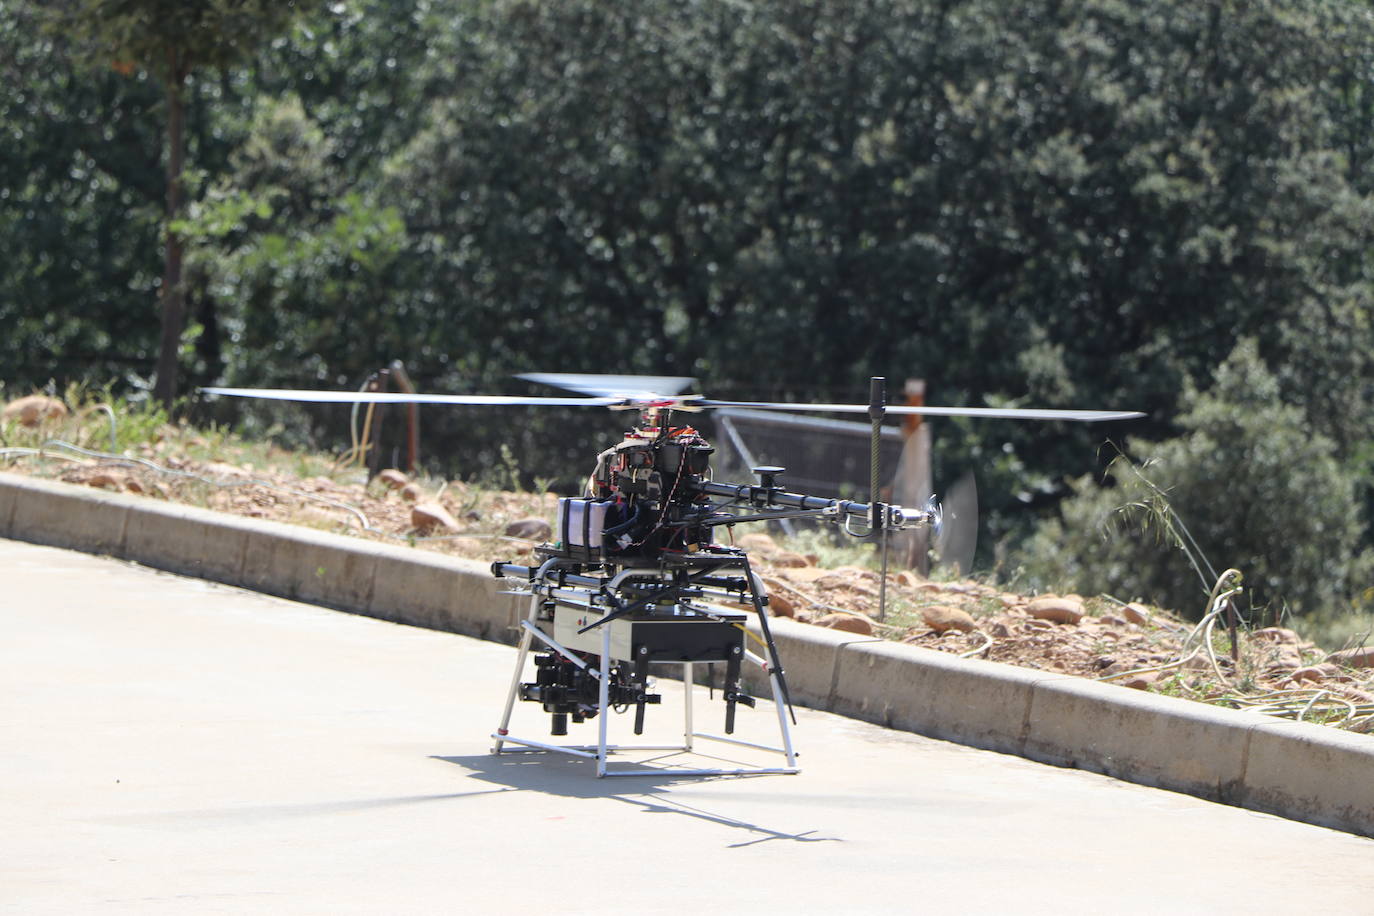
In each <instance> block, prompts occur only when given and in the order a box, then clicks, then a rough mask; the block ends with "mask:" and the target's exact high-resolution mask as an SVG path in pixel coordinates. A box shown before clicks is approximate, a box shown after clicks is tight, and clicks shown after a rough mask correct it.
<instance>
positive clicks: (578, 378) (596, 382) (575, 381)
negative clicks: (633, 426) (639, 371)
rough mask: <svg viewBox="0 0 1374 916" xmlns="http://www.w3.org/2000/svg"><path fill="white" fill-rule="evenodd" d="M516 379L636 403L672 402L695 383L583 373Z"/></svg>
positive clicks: (675, 378)
mask: <svg viewBox="0 0 1374 916" xmlns="http://www.w3.org/2000/svg"><path fill="white" fill-rule="evenodd" d="M516 378H522V379H524V380H525V381H527V382H538V383H539V384H541V385H552V386H553V387H555V388H565V389H567V390H568V391H576V392H577V393H579V394H585V395H591V396H593V397H604V398H623V399H627V400H635V401H652V400H659V399H665V400H667V399H671V396H672V395H675V394H679V393H681V392H682V391H683V390H685V389H686V388H688V387H690V386H691V385H692V384H693V383H695V382H696V379H692V378H683V377H681V376H669V375H597V374H594V373H584V372H524V373H521V374H519V375H517V376H516Z"/></svg>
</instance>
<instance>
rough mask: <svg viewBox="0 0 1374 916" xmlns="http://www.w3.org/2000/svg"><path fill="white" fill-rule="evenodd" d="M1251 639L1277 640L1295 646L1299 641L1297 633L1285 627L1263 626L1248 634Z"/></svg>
mask: <svg viewBox="0 0 1374 916" xmlns="http://www.w3.org/2000/svg"><path fill="white" fill-rule="evenodd" d="M1250 636H1251V638H1252V639H1258V640H1263V641H1265V642H1277V643H1284V644H1287V645H1293V646H1296V645H1297V644H1298V643H1299V641H1300V640H1299V638H1298V634H1297V633H1294V632H1293V631H1292V630H1289V629H1287V628H1285V627H1264V628H1263V629H1260V630H1256V631H1255V632H1253V633H1251V634H1250Z"/></svg>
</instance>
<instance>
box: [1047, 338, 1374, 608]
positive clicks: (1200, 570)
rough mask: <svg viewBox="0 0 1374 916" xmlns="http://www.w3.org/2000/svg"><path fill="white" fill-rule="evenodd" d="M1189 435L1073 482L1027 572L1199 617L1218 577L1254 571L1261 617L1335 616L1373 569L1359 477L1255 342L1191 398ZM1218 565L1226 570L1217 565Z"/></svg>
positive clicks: (1248, 578)
mask: <svg viewBox="0 0 1374 916" xmlns="http://www.w3.org/2000/svg"><path fill="white" fill-rule="evenodd" d="M1183 405H1184V412H1183V414H1182V416H1181V417H1180V419H1179V425H1180V426H1181V427H1182V428H1183V430H1184V432H1183V434H1182V435H1180V436H1178V437H1177V438H1174V439H1168V440H1165V441H1162V442H1137V443H1133V444H1132V446H1131V447H1130V449H1129V451H1130V453H1131V454H1132V455H1134V456H1137V457H1139V458H1140V459H1143V463H1140V464H1137V463H1134V462H1132V461H1130V460H1129V459H1127V458H1125V456H1123V457H1122V458H1121V459H1118V460H1117V461H1115V462H1113V464H1112V466H1111V468H1110V470H1109V472H1108V474H1107V475H1106V477H1105V479H1104V481H1103V485H1101V486H1099V485H1098V484H1096V483H1095V482H1094V481H1093V480H1092V479H1091V478H1090V477H1082V478H1079V479H1078V480H1075V481H1073V482H1072V487H1073V491H1074V495H1073V496H1072V497H1070V498H1069V499H1067V500H1065V502H1064V504H1063V506H1062V509H1061V517H1060V518H1058V519H1055V520H1052V521H1050V522H1047V523H1045V524H1044V525H1042V526H1041V527H1040V529H1039V530H1038V531H1037V532H1036V534H1035V536H1034V537H1033V538H1032V539H1031V540H1030V542H1029V543H1028V545H1027V547H1026V551H1025V555H1024V557H1023V558H1022V563H1023V567H1024V571H1025V573H1026V575H1027V576H1028V577H1029V579H1030V581H1031V582H1032V583H1033V584H1034V585H1037V586H1039V587H1042V588H1050V587H1055V588H1061V587H1068V588H1075V589H1079V590H1084V591H1089V592H1092V591H1107V592H1111V593H1113V594H1115V595H1117V596H1118V597H1123V598H1124V597H1140V598H1144V599H1146V600H1148V601H1151V602H1153V603H1157V604H1160V605H1163V606H1166V607H1171V608H1176V609H1178V610H1179V611H1182V612H1184V613H1188V614H1192V615H1194V616H1196V615H1198V614H1200V613H1201V612H1202V610H1203V605H1204V604H1205V603H1206V594H1207V592H1208V590H1209V589H1210V587H1211V585H1212V582H1211V581H1209V580H1210V579H1214V578H1215V576H1216V574H1217V573H1218V572H1220V570H1221V569H1222V568H1224V567H1226V566H1234V567H1236V568H1238V569H1240V570H1242V572H1243V573H1244V574H1245V585H1246V587H1247V592H1248V595H1249V600H1250V603H1251V605H1252V606H1253V607H1259V608H1263V609H1264V610H1265V611H1266V612H1267V614H1268V615H1269V616H1270V618H1271V619H1272V618H1274V617H1277V616H1279V615H1281V614H1283V613H1285V612H1286V613H1293V614H1310V615H1320V616H1322V617H1326V618H1330V617H1331V616H1333V615H1337V616H1338V615H1341V614H1343V613H1345V612H1347V611H1348V610H1349V609H1350V607H1351V597H1350V596H1351V595H1354V594H1358V593H1360V592H1361V591H1363V590H1364V589H1365V588H1366V587H1367V586H1368V584H1369V577H1370V572H1371V569H1372V568H1374V560H1372V558H1371V556H1370V554H1369V552H1368V551H1361V549H1360V546H1359V545H1360V532H1361V520H1360V517H1359V516H1360V506H1359V499H1358V492H1357V483H1358V480H1357V477H1356V475H1355V473H1353V472H1352V471H1351V470H1350V469H1349V468H1346V467H1343V466H1342V465H1341V464H1340V463H1339V462H1338V461H1337V459H1336V457H1335V445H1334V443H1332V442H1331V440H1329V439H1327V438H1326V437H1324V436H1321V435H1318V434H1314V433H1313V432H1312V431H1311V430H1310V429H1309V428H1308V426H1307V424H1306V423H1305V422H1304V418H1303V415H1302V412H1301V411H1300V410H1299V409H1298V408H1296V407H1293V406H1289V405H1286V404H1284V403H1282V402H1281V401H1280V399H1279V386H1278V383H1277V381H1276V380H1275V378H1274V376H1273V374H1272V373H1271V372H1270V371H1269V370H1268V368H1267V367H1266V366H1265V365H1264V363H1263V362H1262V361H1261V359H1260V357H1259V355H1258V352H1257V347H1256V345H1255V343H1254V342H1253V341H1250V340H1245V341H1242V342H1241V343H1240V344H1238V345H1237V346H1236V348H1235V349H1234V350H1233V351H1232V353H1231V356H1230V357H1229V358H1228V359H1227V360H1226V361H1225V362H1224V363H1222V364H1221V365H1220V366H1219V367H1218V368H1217V370H1216V373H1215V376H1214V380H1213V384H1212V387H1211V388H1210V390H1208V391H1206V392H1200V391H1197V390H1195V389H1191V388H1190V389H1189V390H1187V391H1185V393H1184V396H1183ZM1208 558H1210V560H1211V562H1212V563H1214V564H1216V568H1215V569H1213V568H1211V567H1209V565H1208Z"/></svg>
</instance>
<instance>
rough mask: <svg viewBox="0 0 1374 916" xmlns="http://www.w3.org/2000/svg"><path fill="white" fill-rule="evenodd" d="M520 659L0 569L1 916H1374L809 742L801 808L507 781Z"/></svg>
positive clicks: (952, 766) (1192, 832)
mask: <svg viewBox="0 0 1374 916" xmlns="http://www.w3.org/2000/svg"><path fill="white" fill-rule="evenodd" d="M513 659H514V653H513V650H511V649H509V648H507V647H504V646H498V645H494V644H491V643H483V642H478V641H475V640H471V639H466V638H462V637H458V636H452V635H447V634H442V633H434V632H429V631H425V630H419V629H412V628H408V627H403V626H397V625H393V624H388V623H383V622H380V621H376V620H371V619H367V618H362V617H354V616H349V615H346V614H340V613H336V612H332V611H326V610H320V609H318V608H313V607H309V606H305V605H300V604H294V603H291V602H287V601H279V600H276V599H271V598H267V597H264V596H261V595H257V594H254V593H251V592H245V591H239V590H236V589H232V588H227V587H223V586H217V585H211V584H207V583H202V582H199V581H196V580H191V579H182V578H178V577H175V576H170V575H166V574H162V573H156V572H153V571H150V570H147V569H143V568H140V567H137V566H133V565H130V564H126V563H121V562H116V561H112V560H107V559H102V558H95V557H88V556H84V555H81V554H76V553H69V552H65V551H60V550H54V549H50V548H43V547H35V546H32V545H28V544H20V543H15V542H10V541H3V540H0V913H9V912H14V913H63V914H67V913H82V912H90V911H96V912H112V913H139V914H143V913H219V912H228V913H263V912H272V913H344V912H360V913H414V912H426V913H445V912H452V913H484V912H508V913H528V914H531V916H534V914H549V916H553V914H561V913H568V912H593V911H600V912H612V913H621V912H642V913H660V912H662V913H667V912H683V913H686V912H708V911H710V912H720V913H736V912H751V913H760V912H763V911H764V910H765V908H768V910H770V911H776V912H779V913H783V914H805V913H828V914H835V913H856V912H913V913H914V912H921V913H1003V912H1010V913H1113V914H1122V913H1141V914H1144V913H1150V914H1156V913H1164V912H1168V913H1171V914H1172V913H1241V912H1244V913H1292V912H1306V911H1307V910H1309V909H1311V908H1312V907H1314V906H1315V907H1317V908H1319V909H1320V910H1321V911H1322V912H1327V913H1374V891H1372V890H1371V888H1374V841H1371V840H1367V839H1361V838H1358V837H1354V836H1349V835H1345V834H1341V833H1337V832H1334V831H1330V830H1324V829H1321V828H1316V827H1310V826H1306V825H1302V824H1297V823H1292V822H1288V821H1284V820H1281V819H1278V818H1274V817H1269V816H1266V815H1260V814H1255V813H1251V812H1246V811H1242V810H1238V809H1234V808H1227V807H1224V806H1220V805H1214V804H1210V803H1207V802H1202V801H1198V800H1196V799H1193V798H1189V797H1186V796H1181V795H1176V794H1172V793H1168V792H1160V791H1156V790H1151V789H1145V788H1141V787H1138V786H1133V785H1129V784H1126V783H1121V782H1117V781H1114V780H1111V779H1106V778H1103V777H1099V776H1094V775H1091V774H1087V773H1081V772H1077V771H1072V770H1059V769H1054V768H1051V767H1044V766H1040V765H1037V764H1034V763H1030V762H1028V761H1024V760H1020V759H1017V758H1013V757H1007V756H1002V755H998V754H992V753H986V752H982V751H975V750H970V749H967V748H963V747H959V746H956V745H952V744H945V743H942V742H938V741H931V740H926V739H923V738H918V737H915V736H912V735H907V734H902V733H899V732H891V731H886V730H884V729H880V728H877V727H873V726H869V725H865V724H861V723H856V722H852V721H849V720H846V719H842V718H839V717H836V716H832V715H827V714H823V713H817V712H812V711H809V710H799V717H800V726H799V727H798V729H797V730H796V739H797V744H798V747H799V749H800V750H801V751H802V754H803V756H802V758H801V764H802V766H803V768H804V771H803V772H802V774H801V775H798V776H766V777H751V778H746V779H718V780H710V781H702V780H684V779H680V778H678V779H674V778H668V777H648V778H633V779H608V780H597V779H595V778H594V777H592V776H591V775H590V765H589V764H587V763H585V762H581V761H576V760H572V759H571V758H567V757H559V758H556V759H547V758H544V759H539V758H537V757H532V756H531V755H515V756H506V755H503V756H502V757H500V758H494V757H492V756H490V755H489V754H487V748H488V746H489V743H490V742H489V740H488V739H487V737H486V735H487V734H488V733H489V732H490V730H491V728H492V727H493V725H494V724H495V719H496V717H497V714H498V712H499V705H500V702H501V698H502V696H503V694H504V691H505V687H506V685H507V683H508V681H509V677H510V669H511V665H512V664H513ZM675 689H676V685H671V686H669V685H665V687H664V691H663V692H664V694H665V702H667V701H669V700H671V699H672V698H673V697H672V692H673V690H675ZM702 705H704V704H699V707H698V709H699V715H700V716H701V717H703V718H704V717H705V716H706V715H708V714H709V716H710V717H712V718H713V719H714V718H716V717H718V716H719V714H720V709H719V704H712V705H711V706H710V708H709V709H702V708H701V706H702ZM523 707H524V708H521V709H520V710H519V711H518V716H517V723H519V724H524V725H525V726H526V727H525V728H524V731H525V732H526V733H528V734H529V735H531V736H533V737H539V736H541V735H544V734H545V733H546V728H545V721H546V719H545V717H544V716H543V715H542V713H539V712H538V711H537V710H536V709H534V708H533V707H532V706H530V704H523ZM650 715H651V718H652V719H653V720H654V721H655V722H657V723H659V724H661V725H670V724H673V723H675V722H677V719H676V717H675V716H673V715H672V714H671V713H670V711H669V708H667V707H665V708H663V709H651V710H650ZM741 715H742V717H743V718H744V719H747V720H748V724H749V727H750V730H751V731H752V732H753V733H755V734H757V735H759V736H760V737H763V738H767V737H768V735H767V731H768V730H767V728H766V726H768V725H770V724H774V725H775V723H774V722H773V721H772V720H770V717H769V715H768V714H767V713H766V712H765V711H764V710H762V709H760V710H756V711H754V712H749V711H748V710H741ZM615 721H616V724H617V725H619V724H624V723H625V722H626V718H625V717H620V718H617V719H616V720H615ZM541 756H542V755H541ZM730 756H732V757H733V756H736V755H735V754H734V752H730ZM746 762H748V761H746ZM766 762H771V761H766Z"/></svg>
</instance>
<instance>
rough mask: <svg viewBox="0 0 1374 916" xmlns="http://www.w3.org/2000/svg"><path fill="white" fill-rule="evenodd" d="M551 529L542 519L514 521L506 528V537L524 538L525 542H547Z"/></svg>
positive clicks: (531, 518)
mask: <svg viewBox="0 0 1374 916" xmlns="http://www.w3.org/2000/svg"><path fill="white" fill-rule="evenodd" d="M552 533H553V529H552V528H550V527H549V523H548V522H546V521H544V519H542V518H534V517H533V516H531V517H529V518H521V519H516V520H515V521H513V522H511V523H510V524H509V525H507V526H506V537H512V538H524V539H525V540H527V541H547V540H548V539H549V535H550V534H552Z"/></svg>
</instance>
